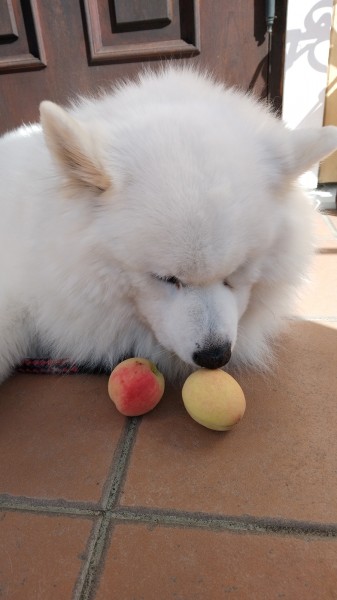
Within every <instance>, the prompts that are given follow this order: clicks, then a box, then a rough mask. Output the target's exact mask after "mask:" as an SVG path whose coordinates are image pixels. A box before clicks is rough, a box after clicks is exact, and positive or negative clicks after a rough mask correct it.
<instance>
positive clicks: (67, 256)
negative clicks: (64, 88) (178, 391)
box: [0, 66, 337, 380]
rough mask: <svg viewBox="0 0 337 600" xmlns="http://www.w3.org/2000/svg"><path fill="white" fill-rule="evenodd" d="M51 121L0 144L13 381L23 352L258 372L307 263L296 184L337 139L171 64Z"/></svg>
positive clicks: (0, 238)
mask: <svg viewBox="0 0 337 600" xmlns="http://www.w3.org/2000/svg"><path fill="white" fill-rule="evenodd" d="M41 123H42V126H40V125H32V126H29V127H21V128H19V129H17V130H16V131H14V132H12V133H9V134H7V135H5V136H4V137H3V138H2V139H1V141H0V155H1V219H0V243H1V247H0V249H1V252H0V380H3V379H4V378H5V377H7V376H8V375H9V373H10V372H11V370H12V369H13V367H15V366H16V365H18V364H19V363H20V361H21V360H22V359H23V358H25V357H27V356H48V357H51V358H61V357H62V358H66V359H68V360H69V361H71V362H73V363H76V364H80V365H87V366H88V367H95V366H101V367H104V368H106V369H111V368H112V367H113V366H114V365H115V364H116V363H117V362H118V361H119V360H121V359H122V358H125V357H126V356H131V355H134V356H143V357H148V358H150V359H152V360H153V361H154V362H155V363H157V365H158V367H159V368H160V370H162V372H163V373H164V374H165V375H166V376H167V377H170V378H172V379H173V378H175V377H177V376H183V375H186V374H188V372H189V371H191V370H193V369H195V368H197V367H208V368H219V367H223V366H224V365H225V364H227V363H228V362H229V361H230V363H229V364H230V365H233V366H234V367H235V366H240V365H251V366H257V367H263V366H264V365H265V364H266V362H267V360H266V359H267V358H268V357H269V356H270V347H269V345H270V341H271V339H272V338H273V336H274V335H275V334H276V332H277V331H278V330H279V328H280V324H281V323H282V322H283V320H284V316H285V315H287V313H288V312H289V310H290V300H291V298H292V296H293V293H294V290H295V289H296V286H297V284H298V282H299V280H300V279H301V277H303V275H305V272H306V269H307V266H308V262H309V258H310V254H311V251H312V248H311V246H312V242H311V224H310V220H311V219H310V217H311V208H310V206H309V202H308V201H307V199H306V198H304V197H303V193H302V192H301V191H300V190H299V188H298V186H297V185H296V179H297V177H298V176H299V175H300V174H301V173H302V172H304V171H305V170H307V169H308V168H309V167H310V165H312V164H313V163H315V162H317V161H319V160H320V159H322V158H323V157H324V156H326V155H328V154H329V153H331V152H332V151H333V150H335V149H336V148H337V132H336V129H335V128H333V127H326V128H322V129H318V130H310V131H303V130H302V131H296V132H290V131H288V130H286V129H285V127H284V126H283V125H282V123H281V122H280V120H278V119H277V118H276V117H274V116H272V115H271V114H270V113H269V112H268V111H267V109H266V108H265V107H264V106H262V105H260V104H259V103H258V102H256V101H254V100H253V99H252V98H250V97H247V96H245V95H243V94H241V93H239V92H237V91H233V90H230V89H226V88H224V87H223V86H222V85H220V84H217V83H214V82H213V81H212V80H211V79H210V78H209V77H207V76H204V75H201V74H198V73H196V72H194V71H193V70H191V69H188V68H186V67H184V68H174V67H172V66H169V67H167V68H166V69H163V70H162V71H161V72H160V73H157V74H155V73H151V72H147V73H145V74H142V75H141V76H140V77H139V80H137V81H136V82H129V83H126V84H122V85H120V86H119V87H117V88H116V90H115V91H114V92H113V93H107V94H106V95H104V96H103V97H101V98H98V99H83V100H80V101H79V102H78V103H77V104H76V105H73V106H72V107H71V108H70V109H69V110H64V109H63V108H60V107H59V106H57V105H56V104H53V103H52V102H43V103H42V104H41Z"/></svg>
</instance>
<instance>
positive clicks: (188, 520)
mask: <svg viewBox="0 0 337 600" xmlns="http://www.w3.org/2000/svg"><path fill="white" fill-rule="evenodd" d="M109 514H110V517H111V519H112V520H114V521H115V522H125V523H148V524H152V525H154V526H156V525H167V526H171V527H185V528H197V529H199V528H202V529H208V530H210V531H211V530H213V531H228V530H232V531H241V532H249V533H262V534H268V533H271V534H281V535H305V536H309V537H311V536H313V537H328V538H331V537H337V523H316V522H310V521H298V520H294V519H273V518H270V517H254V516H249V515H247V516H245V517H239V516H232V515H228V516H220V515H212V514H208V513H200V512H183V511H181V512H179V511H168V510H160V509H159V510H158V509H157V510H156V509H146V508H144V507H125V508H116V509H115V510H112V511H110V513H109Z"/></svg>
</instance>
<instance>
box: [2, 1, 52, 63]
mask: <svg viewBox="0 0 337 600" xmlns="http://www.w3.org/2000/svg"><path fill="white" fill-rule="evenodd" d="M45 66H46V53H45V49H44V45H43V39H42V29H41V23H40V18H39V11H38V6H37V2H36V0H26V1H25V2H23V3H20V2H18V1H17V0H0V73H3V72H6V71H26V70H28V71H30V70H32V69H41V68H43V67H45Z"/></svg>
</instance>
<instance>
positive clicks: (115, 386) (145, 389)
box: [108, 358, 165, 417]
mask: <svg viewBox="0 0 337 600" xmlns="http://www.w3.org/2000/svg"><path fill="white" fill-rule="evenodd" d="M164 389H165V380H164V377H163V375H162V374H161V373H160V371H158V369H157V367H156V365H155V364H153V363H152V362H151V361H149V360H147V358H128V359H126V360H123V361H122V362H121V363H119V364H118V365H117V367H115V368H114V370H113V371H112V373H111V375H110V377H109V383H108V393H109V396H110V398H111V400H112V401H113V402H114V404H115V405H116V408H117V410H119V412H120V413H122V415H126V416H128V417H136V416H138V415H144V414H145V413H147V412H149V411H150V410H152V409H153V408H154V407H155V406H156V405H157V404H158V402H159V400H160V399H161V398H162V396H163V393H164Z"/></svg>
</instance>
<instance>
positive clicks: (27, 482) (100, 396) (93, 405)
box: [0, 374, 124, 502]
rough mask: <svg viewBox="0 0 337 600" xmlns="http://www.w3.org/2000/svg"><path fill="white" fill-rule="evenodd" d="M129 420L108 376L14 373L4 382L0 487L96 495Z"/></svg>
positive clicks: (84, 497)
mask: <svg viewBox="0 0 337 600" xmlns="http://www.w3.org/2000/svg"><path fill="white" fill-rule="evenodd" d="M123 425H124V418H123V417H122V416H121V415H120V414H119V413H117V411H116V410H115V408H114V407H113V405H112V403H111V401H110V400H109V397H108V395H107V378H106V377H104V376H86V375H72V376H65V377H62V376H53V375H31V374H29V375H23V374H18V375H15V376H13V377H12V378H11V379H9V380H8V381H7V382H6V383H4V384H3V385H2V386H1V387H0V456H1V461H0V493H6V494H13V495H18V496H30V497H38V498H49V499H51V498H57V499H58V498H62V499H66V500H72V501H74V500H80V501H85V502H98V501H99V499H100V497H101V494H102V490H103V487H104V484H105V481H106V478H107V475H108V473H109V469H110V465H111V463H112V458H113V455H114V451H115V448H116V444H117V442H118V439H119V436H120V434H121V431H122V429H123Z"/></svg>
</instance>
